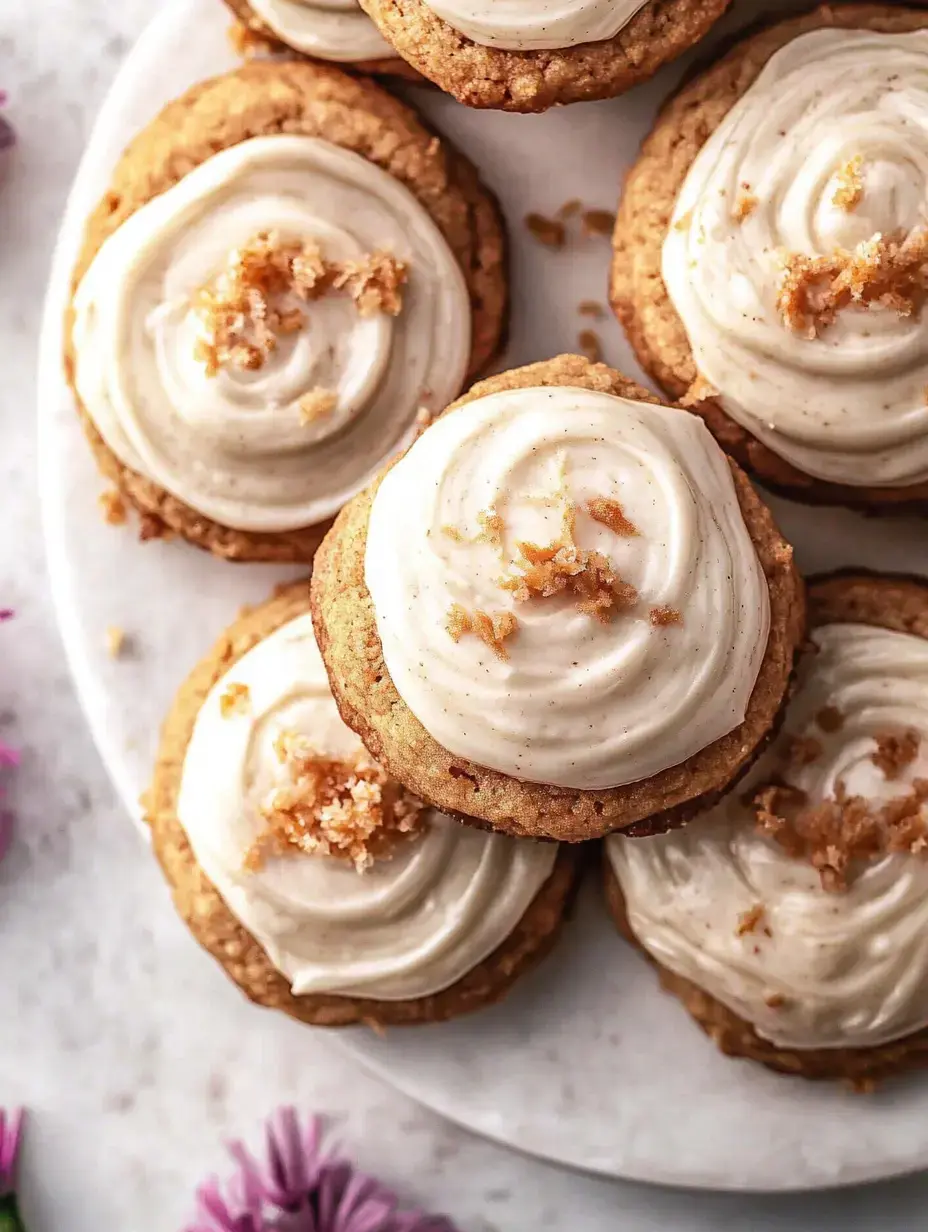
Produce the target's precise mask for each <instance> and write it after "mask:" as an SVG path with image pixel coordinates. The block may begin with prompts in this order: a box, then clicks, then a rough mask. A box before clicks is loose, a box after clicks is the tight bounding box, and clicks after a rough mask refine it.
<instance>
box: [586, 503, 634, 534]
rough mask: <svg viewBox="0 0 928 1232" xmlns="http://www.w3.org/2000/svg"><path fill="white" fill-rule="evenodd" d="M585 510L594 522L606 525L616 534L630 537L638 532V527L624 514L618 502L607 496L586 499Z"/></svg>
mask: <svg viewBox="0 0 928 1232" xmlns="http://www.w3.org/2000/svg"><path fill="white" fill-rule="evenodd" d="M586 511H587V513H588V514H589V515H590V517H591V518H592V519H593V521H594V522H599V523H601V524H602V525H603V526H608V527H609V529H610V530H611V531H613V532H614V533H615V534H617V535H625V536H628V537H631V536H632V535H637V534H638V527H637V526H636V525H635V523H634V522H632V521H630V520H629V519H628V518H627V517H626V516H625V512H624V510H623V509H622V506H621V505H620V504H619V502H618V501H617V500H613V499H612V498H611V497H609V496H594V497H593V499H592V500H588V501H587V503H586Z"/></svg>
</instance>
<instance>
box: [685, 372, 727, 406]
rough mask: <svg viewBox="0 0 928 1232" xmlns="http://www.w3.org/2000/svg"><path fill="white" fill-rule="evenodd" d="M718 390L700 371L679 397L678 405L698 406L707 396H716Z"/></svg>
mask: <svg viewBox="0 0 928 1232" xmlns="http://www.w3.org/2000/svg"><path fill="white" fill-rule="evenodd" d="M719 392H720V391H719V390H717V389H716V388H715V386H714V385H713V384H712V382H711V381H707V380H706V378H705V377H704V376H703V375H702V373H700V374H699V375H698V376H697V377H696V380H695V381H694V382H693V383H692V385H691V386H690V387H689V389H688V390H687V391H686V393H685V394H684V395H683V397H682V398H681V399H680V405H681V406H685V407H691V406H698V405H699V403H700V402H705V401H707V399H709V398H717V397H718V396H719Z"/></svg>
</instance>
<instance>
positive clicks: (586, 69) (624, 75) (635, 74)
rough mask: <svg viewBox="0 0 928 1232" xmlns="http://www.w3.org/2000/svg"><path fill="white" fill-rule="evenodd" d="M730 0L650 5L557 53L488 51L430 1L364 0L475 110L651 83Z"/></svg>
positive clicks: (393, 37) (409, 51)
mask: <svg viewBox="0 0 928 1232" xmlns="http://www.w3.org/2000/svg"><path fill="white" fill-rule="evenodd" d="M729 2H730V0H648V3H646V4H645V5H644V7H643V8H642V9H640V10H639V11H638V12H637V13H636V14H635V16H634V17H633V18H632V19H631V21H630V22H629V23H628V25H626V26H625V27H624V28H623V29H622V30H620V31H619V33H618V34H617V35H616V36H615V37H614V38H611V39H605V40H603V41H602V42H600V43H584V44H582V45H580V46H578V47H566V48H563V49H562V50H552V51H504V50H500V49H499V48H496V47H483V46H481V45H479V44H477V43H474V42H472V41H471V40H470V39H468V38H466V37H465V36H464V35H463V34H461V33H460V32H459V31H457V30H455V29H454V28H453V27H452V26H449V25H448V23H447V22H445V21H443V20H442V18H440V17H438V16H436V14H435V13H434V12H433V11H432V10H431V9H430V8H429V7H428V5H427V4H425V3H424V2H423V0H362V5H361V7H362V8H363V9H364V10H365V11H366V12H367V13H369V14H370V16H371V17H373V19H374V20H375V22H376V23H377V25H378V26H379V27H380V30H381V32H382V33H383V34H384V36H385V37H386V38H387V39H388V40H389V41H390V42H391V43H392V44H393V46H394V47H395V48H396V50H397V51H398V52H399V53H400V55H401V56H403V58H404V59H405V60H407V61H408V62H409V63H410V64H412V65H413V66H414V67H415V68H416V69H418V71H419V72H420V73H421V74H422V75H423V77H427V78H428V79H429V80H430V81H434V82H435V84H436V85H438V86H441V88H442V89H443V90H447V92H448V93H449V94H453V95H454V97H455V98H457V99H458V100H459V101H460V102H462V103H466V104H467V105H468V106H469V107H491V108H496V109H497V110H503V111H545V110H546V109H547V108H548V107H551V106H553V105H554V104H555V103H574V102H582V101H584V100H589V99H596V98H612V97H613V96H614V95H617V94H621V93H622V92H623V91H625V90H627V89H629V87H630V86H633V85H635V83H636V82H638V81H643V80H645V79H646V78H648V77H650V76H651V75H652V74H653V73H654V72H656V71H657V69H658V68H660V66H661V65H662V64H665V63H666V62H667V61H668V60H672V59H673V58H674V57H675V56H678V55H680V54H682V52H684V51H686V50H687V49H688V48H689V47H692V46H693V45H694V44H695V43H697V42H699V40H700V39H701V38H702V37H703V36H704V35H705V34H706V33H707V31H708V30H709V29H710V27H711V26H712V25H713V24H714V23H715V22H716V21H717V20H718V19H719V18H720V17H721V16H722V14H723V13H724V12H725V9H726V8H727V7H728V4H729Z"/></svg>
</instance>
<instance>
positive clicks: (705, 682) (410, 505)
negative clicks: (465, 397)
mask: <svg viewBox="0 0 928 1232" xmlns="http://www.w3.org/2000/svg"><path fill="white" fill-rule="evenodd" d="M365 576H366V582H367V586H368V589H369V591H370V594H371V598H372V601H373V607H374V614H375V618H376V622H377V628H378V632H379V635H380V639H381V642H382V645H383V653H384V660H385V662H386V665H387V669H388V670H389V672H390V675H391V677H392V679H393V682H394V684H395V686H396V688H397V690H398V692H399V694H400V696H401V697H402V698H403V700H404V701H405V702H406V704H407V705H408V706H409V708H410V710H411V711H412V712H413V714H414V715H415V716H416V717H417V718H418V719H419V721H420V722H421V723H422V724H423V726H424V727H425V728H426V730H427V731H428V732H429V733H430V734H431V735H432V736H433V737H434V738H435V739H436V740H437V741H438V742H439V743H440V744H442V745H443V746H444V747H445V748H446V749H448V750H449V751H451V752H452V753H454V754H456V755H457V756H460V757H466V758H469V759H470V760H472V761H474V762H476V763H478V764H479V765H483V766H488V767H491V768H493V769H496V770H499V771H501V772H503V773H505V774H510V775H513V776H514V777H517V778H523V779H528V780H530V781H534V782H541V783H553V784H557V785H560V786H566V787H576V788H581V789H597V788H606V787H614V786H618V785H620V784H624V783H630V782H634V781H637V780H639V779H644V778H647V777H649V776H651V775H653V774H655V773H658V772H659V771H660V770H663V769H666V768H667V767H669V766H673V765H676V764H678V763H679V762H681V761H684V760H685V759H686V758H687V757H689V756H691V755H692V754H693V753H695V752H697V751H698V750H700V749H702V748H704V747H705V746H706V745H708V744H710V743H711V742H712V741H714V740H716V739H718V738H720V737H721V736H723V735H725V734H726V733H727V732H729V731H731V730H732V729H733V728H734V727H736V726H737V725H738V724H739V723H740V722H741V721H742V720H743V718H744V715H745V711H746V707H747V704H748V700H749V698H750V696H751V693H752V691H753V688H754V683H755V681H756V678H757V674H758V671H759V669H760V664H761V660H762V658H763V655H764V651H765V649H766V644H767V634H768V631H769V598H768V593H767V584H766V579H765V578H764V575H763V571H762V569H761V567H760V564H759V562H758V559H757V556H756V553H755V551H754V547H753V545H752V543H751V540H750V537H749V535H748V532H747V529H746V528H745V525H744V522H743V520H742V518H741V512H740V508H739V505H738V500H737V496H736V494H735V490H734V485H733V483H732V478H731V472H730V469H729V466H728V462H727V460H726V458H725V456H724V454H722V452H721V450H719V448H718V446H717V445H716V444H715V442H714V441H713V439H712V437H711V436H710V435H709V433H708V431H707V430H706V428H705V427H704V426H703V424H702V423H701V421H700V420H699V419H698V418H696V417H695V416H692V415H688V414H686V413H684V412H681V411H676V410H672V409H670V408H668V407H661V406H655V405H650V404H644V403H637V402H631V401H628V400H627V399H623V398H617V397H613V396H611V395H609V394H603V393H594V392H591V391H590V390H587V389H581V388H572V387H563V386H555V387H545V388H537V389H534V388H533V389H516V390H511V391H503V392H500V393H495V394H490V395H487V396H486V397H483V398H480V399H478V400H476V401H473V402H470V403H468V404H467V405H465V406H463V407H461V408H459V409H458V410H456V411H453V412H452V413H450V414H448V415H445V416H442V417H441V418H440V419H438V420H437V421H436V422H435V423H434V424H433V425H432V426H431V427H430V428H429V429H428V430H427V431H426V432H425V433H424V434H423V435H422V436H421V437H420V438H419V440H418V441H417V442H416V443H415V445H414V446H413V447H412V448H411V449H410V451H409V452H408V453H407V454H406V456H405V457H404V458H403V459H402V460H401V461H400V462H398V463H397V464H396V465H395V466H394V467H393V468H392V469H391V470H390V471H389V472H388V474H387V475H386V477H385V478H384V480H383V482H382V484H381V485H380V488H379V489H378V492H377V494H376V496H375V498H374V502H373V506H372V509H371V515H370V524H369V528H368V540H367V549H366V559H365Z"/></svg>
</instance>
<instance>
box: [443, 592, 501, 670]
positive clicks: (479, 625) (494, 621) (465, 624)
mask: <svg viewBox="0 0 928 1232" xmlns="http://www.w3.org/2000/svg"><path fill="white" fill-rule="evenodd" d="M518 627H519V622H518V621H517V620H516V618H515V615H514V614H513V613H512V612H506V611H502V612H484V611H481V610H479V609H478V610H477V611H476V612H469V611H468V610H467V608H466V607H464V606H463V605H462V604H460V603H452V604H451V607H450V608H449V609H448V616H447V618H446V620H445V628H446V629H447V630H448V634H449V636H450V637H451V639H452V641H455V642H459V641H460V640H461V638H462V637H463V636H464V635H465V634H466V633H473V634H474V635H475V636H476V637H479V638H480V640H481V641H482V642H483V643H484V645H486V646H489V648H490V649H491V650H492V651H493V653H494V654H495V655H496V657H497V658H498V659H508V658H509V652H508V651H507V650H506V647H505V645H504V642H505V641H506V638H507V637H512V635H513V633H515V632H516V630H517V629H518Z"/></svg>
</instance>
